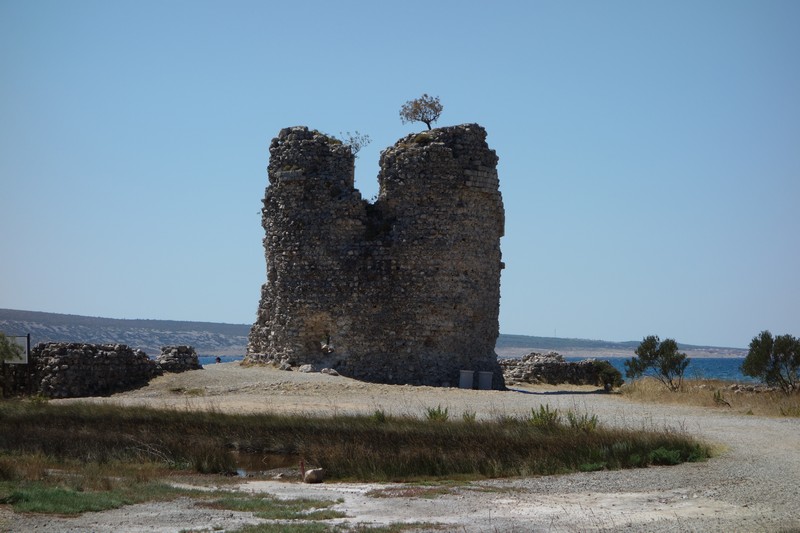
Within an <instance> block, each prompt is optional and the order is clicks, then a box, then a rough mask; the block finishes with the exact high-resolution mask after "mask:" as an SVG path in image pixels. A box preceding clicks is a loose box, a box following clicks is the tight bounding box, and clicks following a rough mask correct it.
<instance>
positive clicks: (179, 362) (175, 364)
mask: <svg viewBox="0 0 800 533" xmlns="http://www.w3.org/2000/svg"><path fill="white" fill-rule="evenodd" d="M156 364H158V366H160V367H161V370H163V371H164V372H172V373H179V372H186V371H187V370H202V369H203V365H201V364H200V361H199V360H198V359H197V352H196V351H195V349H194V348H193V347H192V346H162V347H161V355H159V356H158V357H157V358H156Z"/></svg>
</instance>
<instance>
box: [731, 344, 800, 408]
mask: <svg viewBox="0 0 800 533" xmlns="http://www.w3.org/2000/svg"><path fill="white" fill-rule="evenodd" d="M742 374H744V375H746V376H751V377H754V378H759V379H760V380H761V381H763V382H764V383H766V384H767V385H770V386H777V387H780V388H781V390H782V391H784V392H786V393H789V392H791V391H793V390H800V375H799V374H800V339H797V338H795V337H793V336H791V335H779V336H777V337H773V336H772V333H770V332H769V331H762V332H761V333H760V334H759V335H757V336H756V337H753V340H752V341H750V350H749V351H748V352H747V357H745V359H744V362H743V363H742Z"/></svg>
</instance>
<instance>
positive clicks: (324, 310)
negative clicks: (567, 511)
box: [247, 124, 504, 388]
mask: <svg viewBox="0 0 800 533" xmlns="http://www.w3.org/2000/svg"><path fill="white" fill-rule="evenodd" d="M353 160H354V158H353V154H352V152H351V151H350V148H349V147H347V146H345V145H343V144H342V143H341V142H339V141H337V140H335V139H332V138H330V137H328V136H325V135H323V134H321V133H319V132H316V131H313V130H309V129H308V128H305V127H295V128H286V129H284V130H281V132H280V134H279V135H278V137H277V138H275V139H273V141H272V143H271V145H270V162H269V167H268V176H269V186H268V187H267V190H266V194H265V198H264V209H263V216H262V224H263V227H264V229H265V231H266V237H265V239H264V248H265V252H266V260H267V282H266V283H265V284H264V286H263V287H262V291H261V301H260V303H259V308H258V316H257V319H256V322H255V324H254V325H253V328H252V330H251V333H250V340H249V341H250V342H249V345H248V354H247V360H248V361H274V362H281V363H287V362H288V363H290V364H294V365H298V366H299V365H302V364H311V365H313V366H314V367H315V368H317V369H321V368H323V367H328V368H333V369H335V370H337V371H338V372H339V373H341V374H343V375H346V376H350V377H354V378H357V379H362V380H365V381H374V382H382V383H404V384H424V385H435V386H457V384H458V376H459V370H462V369H464V370H476V371H480V370H483V371H492V372H493V373H494V380H493V387H494V388H503V387H504V382H503V375H502V371H501V370H500V366H499V365H498V363H497V356H496V354H495V353H494V345H495V341H496V340H497V336H498V332H499V331H498V312H499V299H500V272H501V269H502V266H503V265H502V262H501V255H500V237H501V236H502V235H503V227H504V213H503V203H502V198H501V195H500V192H499V190H498V178H497V171H496V165H497V155H496V154H495V152H494V151H493V150H490V149H489V147H488V146H487V144H486V132H485V130H484V129H483V128H481V127H480V126H478V125H476V124H466V125H461V126H454V127H447V128H437V129H434V130H431V131H427V132H424V133H419V134H412V135H408V136H406V137H404V138H403V139H400V140H399V141H398V142H397V143H396V144H395V145H394V146H392V147H389V148H387V149H386V150H384V152H383V153H382V154H381V164H380V166H381V169H380V173H379V176H378V180H379V184H380V192H379V194H378V198H377V200H376V201H375V202H374V203H369V202H367V201H365V200H363V199H362V198H361V195H360V193H359V192H358V191H357V190H356V189H355V188H354V186H353V168H354V167H353Z"/></svg>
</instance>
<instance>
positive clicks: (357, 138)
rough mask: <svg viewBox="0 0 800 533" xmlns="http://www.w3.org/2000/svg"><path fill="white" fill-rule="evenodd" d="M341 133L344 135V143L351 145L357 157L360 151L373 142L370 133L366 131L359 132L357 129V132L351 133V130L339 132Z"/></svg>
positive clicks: (351, 149)
mask: <svg viewBox="0 0 800 533" xmlns="http://www.w3.org/2000/svg"><path fill="white" fill-rule="evenodd" d="M339 135H340V136H341V137H342V142H343V143H344V145H345V146H349V147H350V151H351V152H352V153H353V155H354V156H355V157H358V152H360V151H361V149H362V148H364V147H365V146H367V145H368V144H369V143H371V142H372V139H370V138H369V135H367V134H366V133H363V134H362V133H359V132H358V130H356V132H355V133H350V132H349V131H348V132H347V133H342V132H339Z"/></svg>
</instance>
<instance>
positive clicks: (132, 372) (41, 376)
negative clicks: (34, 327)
mask: <svg viewBox="0 0 800 533" xmlns="http://www.w3.org/2000/svg"><path fill="white" fill-rule="evenodd" d="M30 364H31V366H32V369H33V377H34V381H33V383H32V385H33V387H34V391H33V392H38V393H40V394H42V395H44V396H48V397H51V398H75V397H83V396H102V395H106V394H111V393H114V392H119V391H122V390H126V389H132V388H136V387H141V386H144V385H146V384H147V382H148V381H149V380H150V379H151V378H153V377H154V376H156V375H159V374H161V369H160V368H159V367H158V365H157V364H156V363H155V361H153V360H151V359H150V358H149V357H148V356H147V354H145V353H144V352H143V351H141V350H134V349H131V348H129V347H128V346H126V345H124V344H81V343H63V342H48V343H39V344H37V345H36V346H35V347H34V348H33V349H31V356H30Z"/></svg>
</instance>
